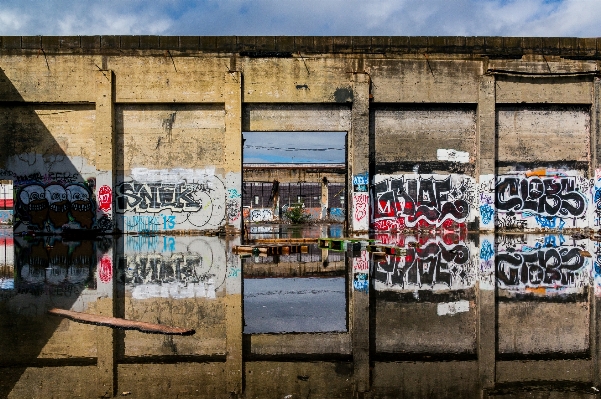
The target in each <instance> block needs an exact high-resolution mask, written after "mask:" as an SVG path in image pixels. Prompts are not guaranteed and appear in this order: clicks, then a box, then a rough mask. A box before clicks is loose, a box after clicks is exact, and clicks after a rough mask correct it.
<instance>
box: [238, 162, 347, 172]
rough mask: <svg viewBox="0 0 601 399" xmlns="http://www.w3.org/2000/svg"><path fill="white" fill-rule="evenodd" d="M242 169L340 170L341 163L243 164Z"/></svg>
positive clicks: (342, 166) (344, 166) (344, 167)
mask: <svg viewBox="0 0 601 399" xmlns="http://www.w3.org/2000/svg"><path fill="white" fill-rule="evenodd" d="M242 167H243V168H244V169H342V170H346V165H345V164H343V163H244V164H242Z"/></svg>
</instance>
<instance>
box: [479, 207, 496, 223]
mask: <svg viewBox="0 0 601 399" xmlns="http://www.w3.org/2000/svg"><path fill="white" fill-rule="evenodd" d="M494 214H495V210H494V209H493V208H492V206H490V205H488V204H484V205H480V216H482V223H483V224H490V222H492V218H493V216H494Z"/></svg>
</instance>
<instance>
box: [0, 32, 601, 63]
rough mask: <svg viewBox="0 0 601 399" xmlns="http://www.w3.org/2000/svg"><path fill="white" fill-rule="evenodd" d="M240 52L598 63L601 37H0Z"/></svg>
mask: <svg viewBox="0 0 601 399" xmlns="http://www.w3.org/2000/svg"><path fill="white" fill-rule="evenodd" d="M144 50H146V51H147V50H160V51H161V52H165V51H166V50H170V51H171V50H173V51H174V52H176V53H177V54H181V53H197V52H208V53H241V54H240V55H242V56H249V57H289V56H292V55H293V54H297V53H299V52H302V53H305V54H306V53H316V54H319V53H321V54H324V53H345V54H416V53H418V54H422V53H423V54H426V53H446V54H449V53H451V54H468V55H478V56H480V55H481V56H488V57H493V58H494V57H502V58H507V57H509V58H514V57H515V58H520V57H521V56H522V55H524V54H542V55H559V56H562V57H566V58H576V59H601V38H575V37H499V36H494V37H484V36H476V37H473V36H472V37H469V36H468V37H464V36H371V37H370V36H2V37H0V54H2V53H4V54H7V53H9V54H13V53H30V52H39V51H44V53H66V54H69V53H75V54H77V53H94V54H98V53H102V54H105V53H106V54H112V53H117V54H122V55H126V54H136V53H138V52H139V51H144Z"/></svg>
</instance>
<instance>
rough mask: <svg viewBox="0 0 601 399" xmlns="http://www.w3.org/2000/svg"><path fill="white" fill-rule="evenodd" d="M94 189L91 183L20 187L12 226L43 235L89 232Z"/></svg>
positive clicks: (37, 184) (94, 215) (91, 223)
mask: <svg viewBox="0 0 601 399" xmlns="http://www.w3.org/2000/svg"><path fill="white" fill-rule="evenodd" d="M93 189H94V182H93V180H88V181H87V182H86V183H68V184H63V183H57V182H52V183H49V184H39V183H37V182H36V183H30V184H19V185H18V191H17V206H16V207H15V225H17V224H23V225H25V226H27V228H31V229H36V230H44V231H57V230H59V229H61V228H63V227H64V226H69V227H71V228H85V229H91V228H92V227H93V226H94V224H95V221H96V201H95V199H94V196H93V195H92V193H93V191H94V190H93Z"/></svg>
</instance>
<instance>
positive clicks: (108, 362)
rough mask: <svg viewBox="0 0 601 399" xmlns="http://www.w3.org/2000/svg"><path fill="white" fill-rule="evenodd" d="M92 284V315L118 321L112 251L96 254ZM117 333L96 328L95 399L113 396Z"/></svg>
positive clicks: (98, 251) (115, 375)
mask: <svg viewBox="0 0 601 399" xmlns="http://www.w3.org/2000/svg"><path fill="white" fill-rule="evenodd" d="M97 258H98V264H97V266H96V281H97V284H98V285H97V291H98V294H99V296H100V297H99V299H98V300H97V301H96V311H95V313H96V314H99V315H102V316H110V317H119V315H117V312H116V309H117V306H116V305H117V304H116V301H115V299H116V298H115V297H116V291H117V278H113V277H116V276H114V274H115V273H114V272H115V271H116V270H115V268H114V267H113V265H114V262H113V251H112V249H110V250H109V251H107V252H102V250H97ZM118 338H119V333H118V331H116V330H115V329H114V328H110V327H101V326H98V327H96V351H97V368H98V370H97V372H96V383H97V387H98V396H99V397H102V398H105V397H109V398H112V397H113V396H114V395H115V394H116V393H117V381H118V376H117V367H118V364H117V353H118V352H117V351H118V348H119V345H118V341H117V340H118Z"/></svg>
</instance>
